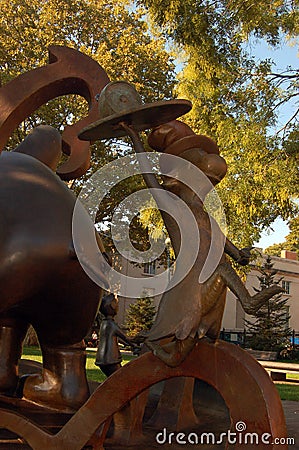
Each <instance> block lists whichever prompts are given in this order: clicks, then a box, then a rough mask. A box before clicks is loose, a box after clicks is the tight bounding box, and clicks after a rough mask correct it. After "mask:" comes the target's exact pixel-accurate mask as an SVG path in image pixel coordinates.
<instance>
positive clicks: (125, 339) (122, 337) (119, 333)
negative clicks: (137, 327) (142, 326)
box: [115, 327, 135, 347]
mask: <svg viewBox="0 0 299 450" xmlns="http://www.w3.org/2000/svg"><path fill="white" fill-rule="evenodd" d="M115 335H116V336H117V337H118V338H119V339H120V340H122V341H123V342H124V343H125V344H128V345H130V346H131V347H135V344H134V343H133V342H132V341H131V339H130V338H128V336H126V335H125V333H123V332H122V331H121V329H120V328H119V327H117V328H116V330H115Z"/></svg>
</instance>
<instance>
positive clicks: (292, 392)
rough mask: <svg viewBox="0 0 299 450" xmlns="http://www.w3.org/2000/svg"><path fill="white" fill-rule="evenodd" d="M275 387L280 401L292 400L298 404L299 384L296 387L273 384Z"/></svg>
mask: <svg viewBox="0 0 299 450" xmlns="http://www.w3.org/2000/svg"><path fill="white" fill-rule="evenodd" d="M275 386H276V389H277V390H278V392H279V396H280V398H281V400H294V401H296V402H299V384H298V386H295V385H293V384H275Z"/></svg>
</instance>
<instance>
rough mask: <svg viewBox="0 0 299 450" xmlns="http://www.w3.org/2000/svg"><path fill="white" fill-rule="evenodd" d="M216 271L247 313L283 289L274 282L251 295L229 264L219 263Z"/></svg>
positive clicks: (253, 312) (256, 309)
mask: <svg viewBox="0 0 299 450" xmlns="http://www.w3.org/2000/svg"><path fill="white" fill-rule="evenodd" d="M217 271H218V273H219V274H220V275H221V277H222V278H223V279H224V281H225V283H226V284H227V286H228V287H229V288H230V290H231V291H232V292H233V293H234V294H235V296H236V297H237V298H238V299H239V300H240V302H241V305H242V307H243V309H244V311H245V312H246V313H247V314H251V315H252V314H255V313H256V312H257V311H258V310H259V309H260V308H261V306H263V305H264V304H265V303H266V302H267V300H269V299H270V298H271V297H273V296H274V295H277V294H279V293H281V292H283V291H284V290H283V288H282V287H281V286H278V285H277V284H275V285H273V286H270V287H267V288H265V289H263V290H262V291H260V292H258V293H257V294H255V295H252V296H251V295H250V294H249V292H248V290H247V289H246V287H245V286H244V284H243V283H242V281H241V279H240V278H239V276H238V274H237V273H236V272H235V270H234V269H233V268H232V267H231V265H230V264H228V263H224V264H220V265H219V267H218V269H217Z"/></svg>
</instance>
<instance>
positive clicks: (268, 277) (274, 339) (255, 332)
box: [246, 256, 291, 351]
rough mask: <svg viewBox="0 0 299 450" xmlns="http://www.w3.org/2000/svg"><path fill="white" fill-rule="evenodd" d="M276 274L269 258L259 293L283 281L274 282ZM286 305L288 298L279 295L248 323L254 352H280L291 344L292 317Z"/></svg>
mask: <svg viewBox="0 0 299 450" xmlns="http://www.w3.org/2000/svg"><path fill="white" fill-rule="evenodd" d="M276 273H277V271H276V270H274V269H273V263H272V262H271V257H270V256H267V258H266V262H265V263H264V265H263V267H262V269H261V275H260V276H258V279H259V281H260V289H259V290H257V291H258V292H259V291H261V290H262V289H265V288H267V287H269V286H272V285H274V284H278V283H279V282H280V281H281V280H278V281H274V277H275V274H276ZM286 303H287V298H282V294H278V295H276V296H274V297H272V298H270V299H269V300H268V301H267V303H266V304H265V305H263V306H262V307H261V308H260V309H259V310H258V311H257V313H256V314H255V320H254V321H246V325H247V329H248V332H249V333H250V334H251V337H250V339H249V345H250V347H252V348H253V349H254V350H266V351H280V350H281V349H282V348H284V347H285V346H286V345H287V344H288V343H289V335H290V332H291V330H290V328H289V327H288V323H289V319H290V316H289V315H288V313H287V309H286Z"/></svg>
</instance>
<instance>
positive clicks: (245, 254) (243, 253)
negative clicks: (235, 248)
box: [237, 247, 253, 266]
mask: <svg viewBox="0 0 299 450" xmlns="http://www.w3.org/2000/svg"><path fill="white" fill-rule="evenodd" d="M252 249H253V247H245V248H242V249H241V250H239V258H238V259H237V263H238V264H240V265H241V266H247V264H249V261H250V257H251V253H250V252H251V250H252Z"/></svg>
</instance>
